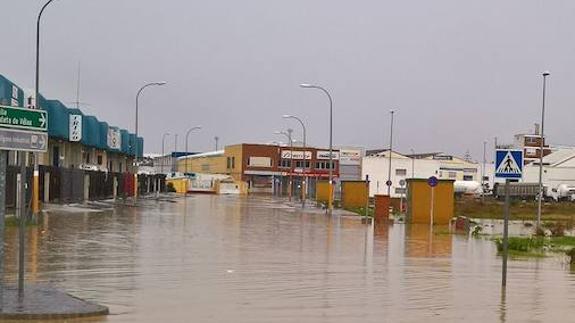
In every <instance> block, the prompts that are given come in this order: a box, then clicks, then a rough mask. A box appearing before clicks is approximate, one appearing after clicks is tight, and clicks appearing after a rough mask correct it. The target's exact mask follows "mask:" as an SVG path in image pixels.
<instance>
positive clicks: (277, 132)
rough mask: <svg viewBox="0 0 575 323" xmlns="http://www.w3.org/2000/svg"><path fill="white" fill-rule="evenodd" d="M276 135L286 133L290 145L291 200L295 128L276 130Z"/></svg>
mask: <svg viewBox="0 0 575 323" xmlns="http://www.w3.org/2000/svg"><path fill="white" fill-rule="evenodd" d="M274 133H275V134H276V135H284V136H286V137H287V139H288V141H289V145H290V172H289V191H288V200H289V201H290V202H291V196H292V190H293V180H292V179H293V140H292V139H291V135H292V133H293V129H287V130H286V131H276V132H274Z"/></svg>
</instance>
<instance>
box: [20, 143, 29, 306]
mask: <svg viewBox="0 0 575 323" xmlns="http://www.w3.org/2000/svg"><path fill="white" fill-rule="evenodd" d="M18 155H19V157H20V190H19V192H18V194H19V196H20V199H19V202H20V208H19V210H18V215H19V217H20V219H19V220H20V223H19V224H20V227H19V230H18V238H19V243H18V296H19V297H20V298H22V297H23V296H24V261H25V257H24V243H25V232H24V230H25V229H26V177H27V176H26V159H27V158H26V157H27V153H26V152H23V151H21V152H18Z"/></svg>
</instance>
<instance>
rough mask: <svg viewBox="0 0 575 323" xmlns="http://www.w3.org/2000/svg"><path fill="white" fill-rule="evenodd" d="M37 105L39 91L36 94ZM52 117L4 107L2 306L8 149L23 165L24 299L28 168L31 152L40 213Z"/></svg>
mask: <svg viewBox="0 0 575 323" xmlns="http://www.w3.org/2000/svg"><path fill="white" fill-rule="evenodd" d="M35 100H36V105H37V104H38V92H37V91H36V96H35ZM47 131H48V115H47V113H46V111H44V110H40V109H24V108H18V107H9V106H0V149H1V150H0V222H1V224H0V306H1V305H2V296H3V295H2V292H3V288H4V282H3V278H4V277H3V267H4V266H3V265H4V219H5V207H6V205H5V204H6V203H5V198H6V159H7V158H6V156H7V153H6V151H7V150H14V151H17V156H18V159H19V163H20V182H19V185H18V195H17V196H18V198H17V201H18V204H17V211H18V212H17V214H18V218H19V221H20V222H19V230H18V238H19V239H18V240H19V243H18V297H19V300H20V301H22V300H23V299H22V298H23V297H24V276H25V270H24V269H25V260H26V259H25V243H26V239H25V234H26V232H25V230H26V220H27V214H28V212H27V211H28V210H27V206H28V199H27V194H26V193H27V188H28V185H27V176H26V166H27V164H28V160H29V158H28V157H29V153H28V152H31V153H32V156H33V157H34V158H33V159H34V161H33V164H32V165H33V169H34V173H33V174H32V179H33V181H32V187H31V193H32V196H31V202H32V203H31V210H32V211H33V212H34V214H35V213H36V212H37V211H38V210H39V207H38V206H39V199H38V197H39V172H38V154H37V153H39V152H46V150H47V148H48V134H47Z"/></svg>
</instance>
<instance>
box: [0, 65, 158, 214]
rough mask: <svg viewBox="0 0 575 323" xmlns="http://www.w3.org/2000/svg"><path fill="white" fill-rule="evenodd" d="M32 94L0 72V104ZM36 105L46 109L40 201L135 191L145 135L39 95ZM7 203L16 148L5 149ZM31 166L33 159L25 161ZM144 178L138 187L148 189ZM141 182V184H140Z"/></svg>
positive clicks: (30, 103)
mask: <svg viewBox="0 0 575 323" xmlns="http://www.w3.org/2000/svg"><path fill="white" fill-rule="evenodd" d="M33 98H34V95H33V93H32V92H29V91H25V90H23V89H22V88H20V87H19V86H17V85H16V84H14V83H13V82H11V81H10V80H8V79H7V78H6V77H4V76H2V75H0V105H5V106H12V107H21V108H22V107H23V108H33V107H34V101H35V100H34V99H33ZM36 101H37V103H38V104H37V108H39V109H42V110H45V111H47V115H48V136H49V141H48V148H47V152H45V153H38V162H39V172H40V174H39V175H40V177H39V181H40V185H39V191H38V192H39V198H40V200H42V201H44V202H53V201H56V202H72V201H74V202H77V201H81V200H84V199H96V198H107V197H112V196H116V195H126V196H131V195H133V193H134V187H133V185H134V176H133V172H134V160H135V157H141V156H142V154H143V150H144V140H143V138H141V137H136V135H135V134H133V133H130V132H129V131H128V130H125V129H121V128H119V127H114V126H111V125H109V124H108V123H107V122H105V121H101V120H98V118H96V117H95V116H90V115H86V114H85V113H84V112H83V111H81V109H77V108H70V107H67V106H66V105H65V104H63V103H62V102H60V101H58V100H50V99H46V98H44V96H42V95H40V96H39V97H38V98H37V100H36ZM6 162H7V163H8V166H9V167H8V180H7V181H8V184H7V205H8V206H11V205H13V204H14V203H15V201H14V200H13V194H12V192H11V191H10V190H11V189H12V187H11V186H12V182H13V181H15V178H16V176H17V172H18V170H17V167H11V166H15V165H16V163H17V157H16V154H15V152H13V151H10V152H9V154H8V160H7V161H6ZM29 166H31V163H30V164H29ZM147 184H149V182H148V181H145V180H144V181H143V183H141V185H142V187H140V188H139V189H141V191H142V192H143V191H146V190H148V189H149V185H147ZM144 186H145V187H144Z"/></svg>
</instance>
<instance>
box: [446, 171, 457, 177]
mask: <svg viewBox="0 0 575 323" xmlns="http://www.w3.org/2000/svg"><path fill="white" fill-rule="evenodd" d="M448 176H449V178H456V177H457V173H456V172H448Z"/></svg>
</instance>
